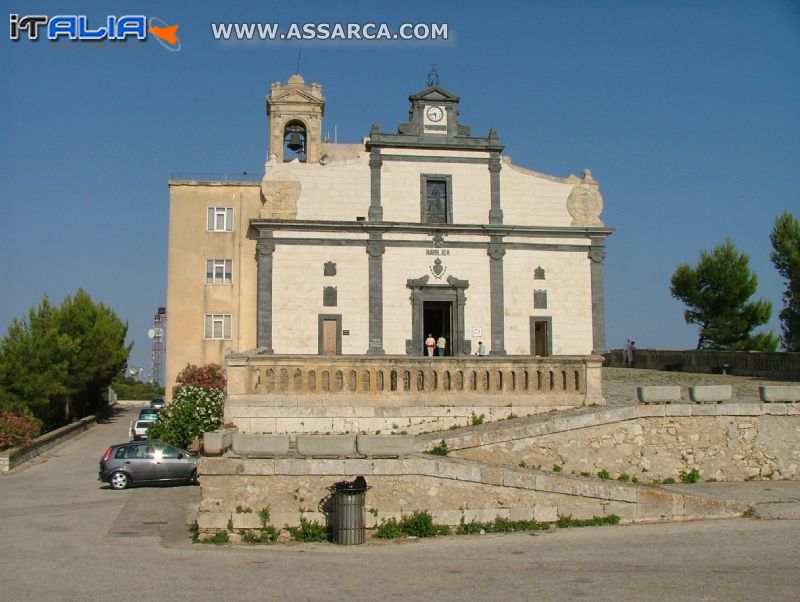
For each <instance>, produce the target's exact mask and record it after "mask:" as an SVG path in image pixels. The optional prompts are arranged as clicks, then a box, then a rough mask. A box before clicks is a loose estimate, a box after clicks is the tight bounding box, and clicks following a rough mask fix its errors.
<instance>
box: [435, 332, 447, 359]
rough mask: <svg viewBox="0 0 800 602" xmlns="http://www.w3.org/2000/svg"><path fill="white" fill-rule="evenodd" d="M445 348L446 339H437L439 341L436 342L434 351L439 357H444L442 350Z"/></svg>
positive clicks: (442, 337) (441, 337)
mask: <svg viewBox="0 0 800 602" xmlns="http://www.w3.org/2000/svg"><path fill="white" fill-rule="evenodd" d="M446 347H447V339H445V338H444V335H442V336H440V337H439V340H437V341H436V349H437V350H438V352H439V357H442V356H444V350H445V348H446Z"/></svg>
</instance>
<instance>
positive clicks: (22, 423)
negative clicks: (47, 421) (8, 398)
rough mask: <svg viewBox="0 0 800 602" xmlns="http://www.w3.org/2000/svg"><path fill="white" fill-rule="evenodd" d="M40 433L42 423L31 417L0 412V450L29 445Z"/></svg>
mask: <svg viewBox="0 0 800 602" xmlns="http://www.w3.org/2000/svg"><path fill="white" fill-rule="evenodd" d="M41 432H42V423H41V421H39V420H38V419H36V418H34V417H32V416H20V415H18V414H14V413H12V412H0V449H7V448H9V447H19V446H20V445H25V444H26V443H30V441H31V440H32V439H33V438H35V437H38V436H39V433H41Z"/></svg>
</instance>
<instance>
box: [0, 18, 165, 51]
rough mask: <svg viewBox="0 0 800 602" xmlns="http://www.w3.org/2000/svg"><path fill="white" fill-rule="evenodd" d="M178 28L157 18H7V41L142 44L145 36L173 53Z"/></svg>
mask: <svg viewBox="0 0 800 602" xmlns="http://www.w3.org/2000/svg"><path fill="white" fill-rule="evenodd" d="M178 27H179V25H178V24H177V23H176V24H175V25H168V24H167V23H166V22H165V21H163V20H162V19H159V18H158V17H150V18H149V19H148V18H147V17H146V16H144V15H122V16H116V15H108V16H107V17H106V18H105V21H102V22H91V23H90V21H89V18H88V17H87V16H86V15H56V16H54V17H48V16H47V15H18V14H16V13H12V14H10V15H9V32H8V33H9V38H10V39H11V40H13V41H19V40H20V39H22V37H23V36H24V37H27V38H28V39H29V40H31V41H34V42H35V41H37V40H38V39H39V37H40V35H41V36H42V37H46V38H47V39H48V40H50V41H57V40H59V39H60V38H66V39H68V40H75V41H82V42H83V41H104V40H110V41H125V40H127V39H129V38H132V39H134V40H146V39H147V38H148V34H152V35H153V37H154V38H155V39H156V40H157V41H158V43H159V44H161V45H162V46H163V47H164V48H166V49H167V50H171V51H173V52H176V51H178V50H180V49H181V41H180V39H179V38H178Z"/></svg>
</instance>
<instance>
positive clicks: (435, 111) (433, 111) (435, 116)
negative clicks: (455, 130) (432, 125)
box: [425, 107, 444, 121]
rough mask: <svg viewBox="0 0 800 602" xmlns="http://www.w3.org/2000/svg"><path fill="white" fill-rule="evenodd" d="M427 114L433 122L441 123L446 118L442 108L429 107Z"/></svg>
mask: <svg viewBox="0 0 800 602" xmlns="http://www.w3.org/2000/svg"><path fill="white" fill-rule="evenodd" d="M425 114H426V115H427V116H428V119H430V120H431V121H441V120H442V118H443V117H444V111H442V108H441V107H428V110H427V111H426V112H425Z"/></svg>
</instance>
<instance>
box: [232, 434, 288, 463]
mask: <svg viewBox="0 0 800 602" xmlns="http://www.w3.org/2000/svg"><path fill="white" fill-rule="evenodd" d="M231 448H232V449H233V452H234V453H235V454H237V455H239V456H242V457H244V458H274V457H277V456H285V455H287V454H288V453H289V435H263V434H243V433H238V432H237V433H234V435H233V443H232V445H231Z"/></svg>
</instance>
